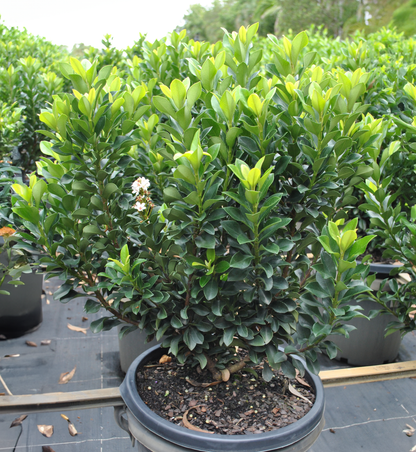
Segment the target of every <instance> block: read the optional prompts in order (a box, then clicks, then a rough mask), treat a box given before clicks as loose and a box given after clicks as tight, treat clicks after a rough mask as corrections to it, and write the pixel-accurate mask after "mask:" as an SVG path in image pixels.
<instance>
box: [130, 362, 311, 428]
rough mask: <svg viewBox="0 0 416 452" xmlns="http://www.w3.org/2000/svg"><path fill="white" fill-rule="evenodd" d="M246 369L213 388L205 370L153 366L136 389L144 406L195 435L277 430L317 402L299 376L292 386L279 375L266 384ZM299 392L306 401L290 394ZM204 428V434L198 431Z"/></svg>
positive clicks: (139, 374)
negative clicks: (192, 431)
mask: <svg viewBox="0 0 416 452" xmlns="http://www.w3.org/2000/svg"><path fill="white" fill-rule="evenodd" d="M251 369H253V370H254V371H255V372H257V374H258V375H259V376H260V377H259V378H255V377H254V375H253V374H252V373H250V372H248V371H245V370H244V369H243V370H242V371H240V372H239V373H235V374H232V375H231V378H230V380H229V381H228V382H221V383H220V384H214V385H212V386H208V387H207V386H206V385H207V384H210V383H213V381H212V378H211V374H210V373H209V371H207V370H203V371H201V369H200V368H199V367H198V368H189V367H184V366H183V365H180V364H177V363H176V362H175V361H174V359H173V360H172V362H169V363H165V364H159V363H158V361H155V362H150V363H148V364H147V365H146V366H144V367H143V368H142V369H139V370H138V372H137V388H138V392H139V394H140V397H141V398H142V400H143V401H144V403H146V405H147V406H148V407H149V408H150V409H151V410H152V411H154V412H155V413H156V414H158V415H159V416H161V417H163V418H165V419H167V420H168V421H171V422H173V423H175V424H177V425H180V426H182V427H187V428H190V429H192V430H198V431H201V430H202V431H205V432H211V433H218V434H224V435H244V434H253V433H262V432H267V431H270V430H275V429H278V428H281V427H284V426H286V425H289V424H292V423H293V422H296V421H297V420H298V419H301V418H302V417H303V416H304V415H305V414H306V413H307V412H308V411H309V410H310V409H311V407H312V405H313V402H314V400H315V394H314V391H313V389H312V388H311V387H310V386H309V384H308V382H307V381H306V379H304V378H300V377H299V376H298V377H297V378H296V379H294V380H290V382H289V381H288V379H287V378H285V377H283V375H282V374H281V373H276V372H275V376H274V378H273V379H272V380H271V381H270V382H269V383H267V382H265V381H264V380H263V379H262V378H261V372H262V369H261V367H260V366H256V367H252V368H251ZM289 383H290V386H291V388H295V390H296V391H298V392H299V393H300V394H301V395H302V396H303V397H305V399H307V400H304V399H302V398H300V397H298V396H295V395H293V394H292V393H291V392H290V389H291V388H289ZM200 429H201V430H200Z"/></svg>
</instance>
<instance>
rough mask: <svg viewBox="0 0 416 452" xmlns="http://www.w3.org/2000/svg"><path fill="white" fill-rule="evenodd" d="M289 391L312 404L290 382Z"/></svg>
mask: <svg viewBox="0 0 416 452" xmlns="http://www.w3.org/2000/svg"><path fill="white" fill-rule="evenodd" d="M289 391H290V392H291V393H292V394H293V395H295V396H296V397H299V398H300V399H303V400H306V401H307V402H308V403H310V404H311V405H312V402H311V401H310V400H309V399H307V398H306V397H304V396H303V395H302V394H301V393H300V392H299V391H298V390H297V389H295V388H294V387H293V386H292V385H291V384H290V383H289Z"/></svg>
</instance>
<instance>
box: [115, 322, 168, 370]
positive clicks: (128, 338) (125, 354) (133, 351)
mask: <svg viewBox="0 0 416 452" xmlns="http://www.w3.org/2000/svg"><path fill="white" fill-rule="evenodd" d="M124 325H125V324H122V325H119V326H118V327H117V332H118V333H120V330H121V328H122V327H123V326H124ZM159 343H160V342H158V341H156V339H153V341H151V342H146V333H145V332H143V331H142V330H139V329H137V330H135V331H132V332H131V333H128V334H125V335H124V336H123V337H122V338H121V339H120V337H119V338H118V346H119V350H120V367H121V370H122V371H123V372H124V373H126V372H127V371H128V369H129V367H130V365H131V363H132V362H133V361H134V360H135V359H136V358H137V357H138V356H139V355H141V354H142V353H143V352H145V351H146V350H148V349H149V348H151V347H154V346H155V345H157V344H159Z"/></svg>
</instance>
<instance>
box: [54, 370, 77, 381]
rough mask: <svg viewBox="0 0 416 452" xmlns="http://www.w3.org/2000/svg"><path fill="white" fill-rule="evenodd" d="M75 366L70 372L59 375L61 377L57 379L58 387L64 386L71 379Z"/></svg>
mask: <svg viewBox="0 0 416 452" xmlns="http://www.w3.org/2000/svg"><path fill="white" fill-rule="evenodd" d="M76 368H77V366H75V367H74V368H73V369H72V370H71V372H64V373H62V374H61V376H60V377H59V382H58V383H59V384H60V385H66V384H67V383H68V381H69V380H71V379H72V377H73V376H74V374H75V370H76Z"/></svg>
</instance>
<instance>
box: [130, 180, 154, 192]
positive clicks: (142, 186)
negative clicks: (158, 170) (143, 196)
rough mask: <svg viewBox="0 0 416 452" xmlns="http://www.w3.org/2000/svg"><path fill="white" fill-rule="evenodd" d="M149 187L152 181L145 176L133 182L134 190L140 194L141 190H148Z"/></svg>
mask: <svg viewBox="0 0 416 452" xmlns="http://www.w3.org/2000/svg"><path fill="white" fill-rule="evenodd" d="M149 187H150V181H149V179H146V178H145V177H139V178H138V179H136V180H135V181H134V182H133V184H132V190H133V193H134V194H135V195H138V194H139V193H140V190H143V191H147V189H148V188H149Z"/></svg>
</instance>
